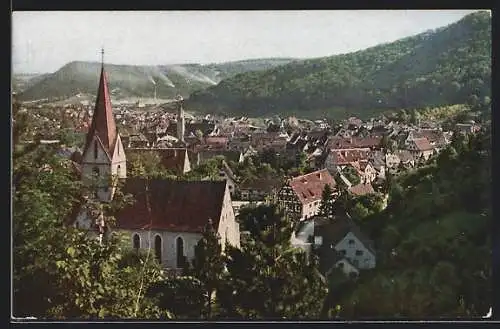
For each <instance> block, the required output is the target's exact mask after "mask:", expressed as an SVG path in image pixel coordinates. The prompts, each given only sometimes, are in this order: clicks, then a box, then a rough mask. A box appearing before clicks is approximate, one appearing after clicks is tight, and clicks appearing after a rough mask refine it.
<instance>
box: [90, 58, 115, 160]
mask: <svg viewBox="0 0 500 329" xmlns="http://www.w3.org/2000/svg"><path fill="white" fill-rule="evenodd" d="M94 135H97V136H98V137H99V139H100V140H101V143H102V145H103V147H104V149H105V150H106V152H108V155H109V156H112V155H113V151H114V147H115V144H116V136H117V132H116V124H115V119H114V117H113V108H112V106H111V98H110V95H109V91H108V81H107V77H106V72H105V71H104V66H103V67H102V69H101V78H100V80H99V88H98V90H97V100H96V103H95V109H94V114H93V116H92V123H91V125H90V128H89V131H88V133H87V141H86V144H85V150H86V149H87V148H88V147H89V143H90V142H91V140H92V137H93V136H94ZM84 153H85V151H84Z"/></svg>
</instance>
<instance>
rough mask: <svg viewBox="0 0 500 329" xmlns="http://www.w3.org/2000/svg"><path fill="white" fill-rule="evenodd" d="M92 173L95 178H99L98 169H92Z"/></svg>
mask: <svg viewBox="0 0 500 329" xmlns="http://www.w3.org/2000/svg"><path fill="white" fill-rule="evenodd" d="M92 173H93V174H94V175H95V176H99V167H94V168H93V169H92Z"/></svg>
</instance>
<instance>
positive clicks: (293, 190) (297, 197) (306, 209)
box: [278, 169, 336, 220]
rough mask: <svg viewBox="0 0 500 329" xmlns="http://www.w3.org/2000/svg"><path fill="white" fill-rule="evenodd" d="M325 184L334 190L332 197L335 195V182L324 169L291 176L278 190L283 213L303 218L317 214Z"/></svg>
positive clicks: (299, 218)
mask: <svg viewBox="0 0 500 329" xmlns="http://www.w3.org/2000/svg"><path fill="white" fill-rule="evenodd" d="M327 184H328V185H330V187H331V188H332V190H333V191H334V194H333V195H332V197H335V196H336V194H335V193H336V192H335V191H336V182H335V179H333V177H332V176H331V175H330V173H329V172H328V170H326V169H321V170H317V171H314V172H311V173H309V174H305V175H301V176H298V177H294V178H291V179H289V180H288V182H287V183H286V184H285V185H284V186H283V187H282V188H281V189H280V191H279V192H278V203H279V205H280V206H281V207H282V208H283V210H284V211H285V213H287V214H289V215H290V216H292V217H293V218H295V219H298V220H305V219H307V218H310V217H312V216H315V215H317V213H318V211H319V207H320V204H321V197H322V193H323V189H324V188H325V186H326V185H327Z"/></svg>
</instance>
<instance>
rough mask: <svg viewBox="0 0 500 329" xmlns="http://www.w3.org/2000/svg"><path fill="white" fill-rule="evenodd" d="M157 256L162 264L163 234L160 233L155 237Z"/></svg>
mask: <svg viewBox="0 0 500 329" xmlns="http://www.w3.org/2000/svg"><path fill="white" fill-rule="evenodd" d="M155 256H156V259H158V262H159V263H160V264H161V236H159V235H157V236H156V237H155Z"/></svg>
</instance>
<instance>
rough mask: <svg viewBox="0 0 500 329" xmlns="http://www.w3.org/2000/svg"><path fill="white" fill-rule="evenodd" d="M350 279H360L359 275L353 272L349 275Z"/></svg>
mask: <svg viewBox="0 0 500 329" xmlns="http://www.w3.org/2000/svg"><path fill="white" fill-rule="evenodd" d="M349 277H350V278H351V279H356V278H357V277H358V273H356V272H354V271H352V272H350V273H349Z"/></svg>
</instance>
